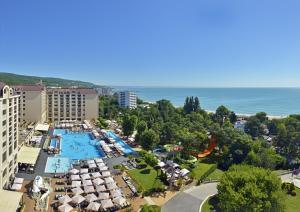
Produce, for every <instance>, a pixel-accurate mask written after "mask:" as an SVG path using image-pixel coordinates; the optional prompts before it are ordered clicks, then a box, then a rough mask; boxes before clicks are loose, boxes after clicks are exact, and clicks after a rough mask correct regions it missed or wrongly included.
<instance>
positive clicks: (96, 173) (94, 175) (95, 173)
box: [91, 172, 101, 178]
mask: <svg viewBox="0 0 300 212" xmlns="http://www.w3.org/2000/svg"><path fill="white" fill-rule="evenodd" d="M91 175H92V177H93V178H97V177H101V174H100V173H99V172H94V173H91Z"/></svg>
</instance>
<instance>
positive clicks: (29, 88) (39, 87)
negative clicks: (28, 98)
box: [12, 85, 45, 91]
mask: <svg viewBox="0 0 300 212" xmlns="http://www.w3.org/2000/svg"><path fill="white" fill-rule="evenodd" d="M12 87H13V88H14V90H16V91H18V90H21V91H43V90H44V89H45V86H43V85H13V86H12Z"/></svg>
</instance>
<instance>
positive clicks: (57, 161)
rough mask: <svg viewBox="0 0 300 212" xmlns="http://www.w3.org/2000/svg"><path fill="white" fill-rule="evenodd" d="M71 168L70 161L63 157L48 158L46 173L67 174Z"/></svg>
mask: <svg viewBox="0 0 300 212" xmlns="http://www.w3.org/2000/svg"><path fill="white" fill-rule="evenodd" d="M70 167H71V163H70V159H69V158H63V157H48V159H47V163H46V167H45V173H52V174H54V173H66V172H68V170H69V169H70Z"/></svg>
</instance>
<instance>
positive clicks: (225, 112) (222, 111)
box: [215, 105, 230, 125]
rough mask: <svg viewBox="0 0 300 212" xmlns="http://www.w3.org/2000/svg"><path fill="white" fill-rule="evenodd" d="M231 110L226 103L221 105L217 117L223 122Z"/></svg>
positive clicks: (217, 119) (220, 122)
mask: <svg viewBox="0 0 300 212" xmlns="http://www.w3.org/2000/svg"><path fill="white" fill-rule="evenodd" d="M229 115H230V111H229V110H228V109H227V107H225V106H224V105H221V106H220V107H218V108H217V110H216V114H215V119H216V121H217V122H218V123H219V124H221V125H222V124H223V123H224V121H225V120H226V119H227V118H228V117H229Z"/></svg>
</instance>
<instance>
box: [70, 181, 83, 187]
mask: <svg viewBox="0 0 300 212" xmlns="http://www.w3.org/2000/svg"><path fill="white" fill-rule="evenodd" d="M80 186H81V181H72V185H71V187H72V188H74V187H80Z"/></svg>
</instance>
